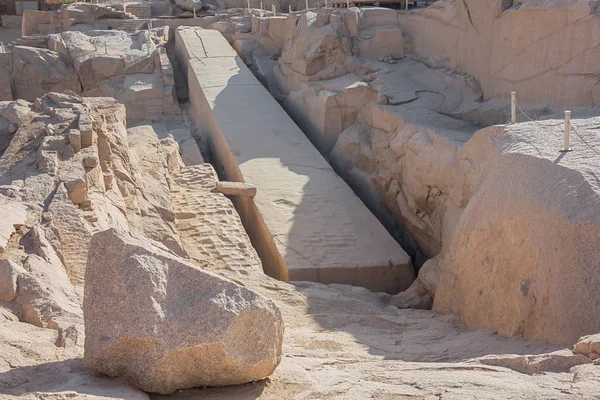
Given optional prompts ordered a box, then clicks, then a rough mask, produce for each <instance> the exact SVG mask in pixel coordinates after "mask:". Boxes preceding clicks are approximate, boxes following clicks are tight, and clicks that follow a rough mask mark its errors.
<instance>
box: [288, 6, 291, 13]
mask: <svg viewBox="0 0 600 400" xmlns="http://www.w3.org/2000/svg"><path fill="white" fill-rule="evenodd" d="M288 8H289V10H288V14H291V13H292V6H288Z"/></svg>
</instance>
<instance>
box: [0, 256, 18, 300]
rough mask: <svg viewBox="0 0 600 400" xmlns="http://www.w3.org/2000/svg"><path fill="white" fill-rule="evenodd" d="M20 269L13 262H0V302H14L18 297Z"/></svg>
mask: <svg viewBox="0 0 600 400" xmlns="http://www.w3.org/2000/svg"><path fill="white" fill-rule="evenodd" d="M19 269H20V267H19V266H18V265H17V264H15V263H14V262H13V261H11V260H0V301H13V300H14V299H15V298H16V297H17V291H18V286H17V278H18V276H19V273H18V270H19Z"/></svg>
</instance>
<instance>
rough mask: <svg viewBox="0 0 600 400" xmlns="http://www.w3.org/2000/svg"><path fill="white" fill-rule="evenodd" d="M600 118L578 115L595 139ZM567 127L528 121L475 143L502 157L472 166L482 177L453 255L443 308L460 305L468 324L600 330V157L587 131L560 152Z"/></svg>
mask: <svg viewBox="0 0 600 400" xmlns="http://www.w3.org/2000/svg"><path fill="white" fill-rule="evenodd" d="M597 121H598V119H597V118H591V119H587V120H577V121H576V122H574V125H577V127H578V128H577V129H578V130H579V131H580V132H581V134H582V135H586V136H587V140H588V143H590V144H591V145H592V146H596V147H597V146H598V145H599V144H600V141H599V140H598V139H596V138H595V137H594V136H592V135H590V132H591V128H592V127H593V126H594V124H595V123H597ZM561 135H562V133H561V132H560V129H556V130H551V129H549V128H546V129H544V128H539V127H538V126H537V125H535V124H533V123H529V124H519V125H516V126H507V127H505V128H495V129H492V130H488V131H487V132H485V133H484V131H481V132H479V133H477V134H476V135H475V137H474V138H473V139H472V142H473V143H471V142H469V143H467V145H466V146H465V147H475V144H476V143H477V141H479V142H480V143H481V142H483V141H488V143H489V147H488V148H489V149H491V150H493V149H494V147H495V148H496V151H497V156H495V155H494V154H493V153H490V154H489V155H488V157H489V158H488V160H487V165H485V164H484V165H482V166H480V168H479V171H477V170H473V171H471V172H470V173H468V175H467V179H473V177H475V175H476V174H481V175H482V177H481V178H479V179H480V182H481V183H480V184H476V185H474V186H475V188H476V192H475V194H474V196H473V197H472V199H471V200H470V201H469V204H468V205H467V207H466V208H465V211H464V212H463V214H462V217H461V219H460V222H459V223H458V225H457V228H456V232H455V234H454V236H453V238H452V240H451V242H450V245H449V248H448V252H447V253H446V255H445V257H444V263H443V265H442V268H441V276H440V282H439V284H438V286H437V291H436V296H435V302H434V309H436V310H438V311H441V312H448V311H451V312H456V313H458V314H459V315H460V316H461V319H462V320H463V321H464V322H465V323H466V324H467V326H469V327H486V328H492V329H495V330H497V331H498V332H499V333H501V334H503V335H507V336H514V335H523V336H524V337H526V338H529V339H535V340H548V341H549V342H551V343H566V344H572V343H575V342H576V341H577V339H578V338H579V337H580V336H582V335H585V334H591V333H595V332H598V331H599V330H600V318H599V317H597V316H596V315H590V314H589V312H588V310H590V309H594V308H596V307H598V305H600V295H599V294H598V291H597V290H596V287H597V286H598V284H600V275H599V274H598V270H599V268H600V267H599V264H598V262H597V260H598V259H599V257H600V255H599V254H598V251H599V246H598V243H599V242H598V240H599V238H598V235H597V232H598V229H600V210H599V209H598V206H597V204H598V199H599V198H600V192H599V189H598V186H597V181H596V177H595V175H596V173H595V171H596V170H597V168H598V165H599V164H600V159H599V158H598V156H597V154H595V153H594V152H593V151H592V150H591V149H590V148H589V147H587V146H586V145H585V144H584V143H583V142H581V139H579V138H574V139H573V140H576V141H577V151H576V152H574V153H572V154H569V155H568V156H563V157H560V156H557V154H559V153H557V148H559V147H560V143H561ZM525 144H526V145H525ZM471 145H473V146H471ZM557 157H558V158H557ZM524 171H527V173H525V172H524ZM516 177H519V178H518V179H515V178H516ZM498 297H500V298H502V299H503V301H501V302H499V301H498Z"/></svg>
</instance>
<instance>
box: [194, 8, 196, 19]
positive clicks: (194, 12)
mask: <svg viewBox="0 0 600 400" xmlns="http://www.w3.org/2000/svg"><path fill="white" fill-rule="evenodd" d="M194 18H196V9H195V8H194Z"/></svg>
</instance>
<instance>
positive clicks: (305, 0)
mask: <svg viewBox="0 0 600 400" xmlns="http://www.w3.org/2000/svg"><path fill="white" fill-rule="evenodd" d="M304 2H305V3H306V9H307V10H308V0H304Z"/></svg>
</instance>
